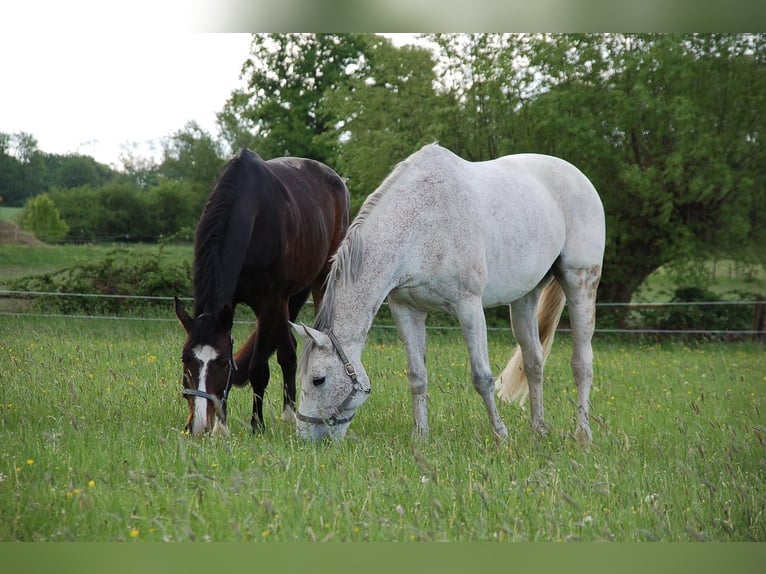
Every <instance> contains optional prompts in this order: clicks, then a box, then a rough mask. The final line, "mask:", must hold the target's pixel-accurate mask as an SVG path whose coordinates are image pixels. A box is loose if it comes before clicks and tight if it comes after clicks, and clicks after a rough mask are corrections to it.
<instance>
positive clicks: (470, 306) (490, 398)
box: [455, 297, 508, 439]
mask: <svg viewBox="0 0 766 574" xmlns="http://www.w3.org/2000/svg"><path fill="white" fill-rule="evenodd" d="M455 313H456V315H457V318H458V321H460V326H461V328H462V330H463V337H464V338H465V342H466V345H467V346H468V356H469V359H470V361H471V376H472V381H473V387H474V388H475V389H476V392H478V393H479V395H480V396H481V398H482V399H483V400H484V406H485V407H486V408H487V414H488V415H489V421H490V423H491V424H492V429H493V430H494V432H495V436H497V437H498V438H501V439H507V438H508V429H507V428H506V426H505V424H504V423H503V421H502V419H501V418H500V414H499V413H498V411H497V405H496V404H495V393H494V390H495V381H494V378H493V377H492V370H491V368H490V366H489V349H488V346H487V323H486V320H485V318H484V309H483V307H482V304H481V298H480V297H474V298H471V299H468V300H465V301H462V302H460V303H459V304H458V305H457V306H456V308H455Z"/></svg>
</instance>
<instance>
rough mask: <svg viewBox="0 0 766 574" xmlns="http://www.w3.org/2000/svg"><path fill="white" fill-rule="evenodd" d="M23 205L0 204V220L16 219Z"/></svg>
mask: <svg viewBox="0 0 766 574" xmlns="http://www.w3.org/2000/svg"><path fill="white" fill-rule="evenodd" d="M22 209H24V208H23V207H7V206H5V207H2V206H0V220H2V219H8V220H11V221H18V220H19V216H20V215H21V211H22Z"/></svg>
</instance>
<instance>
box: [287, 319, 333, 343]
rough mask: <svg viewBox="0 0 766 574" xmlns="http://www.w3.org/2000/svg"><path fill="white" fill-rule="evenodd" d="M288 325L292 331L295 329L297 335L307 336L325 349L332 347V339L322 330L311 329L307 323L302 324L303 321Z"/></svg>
mask: <svg viewBox="0 0 766 574" xmlns="http://www.w3.org/2000/svg"><path fill="white" fill-rule="evenodd" d="M290 325H291V326H292V328H293V331H295V332H296V333H297V334H298V335H300V336H301V337H308V338H309V339H311V340H312V341H314V343H315V344H316V345H318V346H319V347H323V348H325V349H332V341H331V340H330V337H328V336H327V334H326V333H322V331H318V330H317V329H312V328H311V327H309V326H308V325H304V324H303V323H300V324H297V323H290Z"/></svg>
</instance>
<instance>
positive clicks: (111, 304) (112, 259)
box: [12, 248, 191, 315]
mask: <svg viewBox="0 0 766 574" xmlns="http://www.w3.org/2000/svg"><path fill="white" fill-rule="evenodd" d="M12 288H13V289H18V290H24V291H43V292H56V293H79V294H83V295H86V296H83V297H67V296H58V295H56V296H43V297H40V298H37V299H35V306H36V308H37V310H39V311H44V312H55V313H84V314H111V315H124V314H138V313H141V314H146V313H158V312H159V313H163V314H164V313H166V312H167V310H168V308H169V303H168V302H167V301H166V300H163V299H130V298H122V297H108V298H105V297H89V296H87V295H112V296H119V295H129V296H141V297H162V298H166V297H172V296H174V295H180V296H188V295H190V290H191V264H190V262H189V261H186V260H183V261H169V260H168V258H167V257H164V256H163V250H162V248H159V249H158V250H157V252H156V253H146V252H141V253H137V252H135V251H131V250H127V249H115V250H112V251H110V252H108V253H107V254H106V255H104V256H103V257H102V258H100V259H97V260H93V261H87V262H83V263H79V264H77V265H74V266H72V267H68V268H66V269H63V270H61V271H57V272H55V273H47V274H43V275H37V276H30V277H23V278H20V279H17V280H15V281H14V282H13V286H12Z"/></svg>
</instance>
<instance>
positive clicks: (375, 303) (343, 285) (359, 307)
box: [331, 239, 401, 355]
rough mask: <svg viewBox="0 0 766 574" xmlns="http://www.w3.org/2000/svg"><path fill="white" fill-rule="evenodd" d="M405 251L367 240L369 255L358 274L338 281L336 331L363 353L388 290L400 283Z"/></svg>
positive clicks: (333, 327) (345, 341)
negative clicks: (400, 262)
mask: <svg viewBox="0 0 766 574" xmlns="http://www.w3.org/2000/svg"><path fill="white" fill-rule="evenodd" d="M400 252H401V250H399V249H388V248H387V247H386V246H385V245H384V244H381V243H380V241H373V240H371V239H370V240H368V241H366V248H365V258H364V263H363V265H362V268H361V270H360V272H359V274H358V276H357V277H356V278H354V279H344V280H339V281H337V282H336V285H335V305H334V310H333V314H332V321H331V324H332V327H331V328H332V331H333V333H335V335H336V336H337V337H338V338H339V340H341V341H343V342H344V343H346V344H348V345H350V346H352V348H353V349H354V350H353V353H354V354H356V353H357V352H358V353H359V354H360V355H361V349H362V347H363V346H364V342H365V341H366V339H367V334H368V333H369V330H370V328H371V326H372V322H373V319H374V318H375V315H376V314H377V312H378V310H379V309H380V306H381V305H382V304H383V301H384V300H385V299H386V297H387V296H388V293H389V292H390V291H391V289H393V288H394V287H395V286H396V283H397V280H398V278H397V269H398V256H399V254H400Z"/></svg>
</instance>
